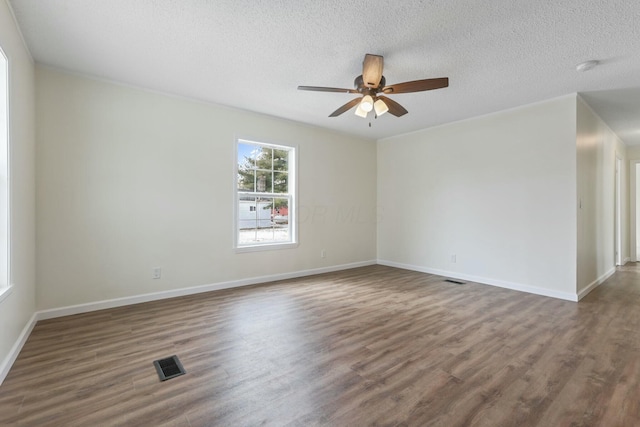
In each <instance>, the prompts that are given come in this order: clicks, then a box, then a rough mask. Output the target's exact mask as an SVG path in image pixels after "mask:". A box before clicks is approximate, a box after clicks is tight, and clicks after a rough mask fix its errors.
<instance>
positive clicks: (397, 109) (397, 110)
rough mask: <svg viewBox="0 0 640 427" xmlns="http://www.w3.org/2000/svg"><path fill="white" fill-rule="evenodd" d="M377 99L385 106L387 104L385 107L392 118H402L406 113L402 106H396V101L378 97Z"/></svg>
mask: <svg viewBox="0 0 640 427" xmlns="http://www.w3.org/2000/svg"><path fill="white" fill-rule="evenodd" d="M378 99H382V101H383V102H384V103H385V104H387V107H389V112H390V113H391V114H393V115H394V116H396V117H400V116H404V115H405V114H407V113H408V111H407V110H406V108H404V107H403V106H402V105H400V104H398V103H397V102H396V101H394V100H393V99H391V98H387V97H386V96H382V95H378Z"/></svg>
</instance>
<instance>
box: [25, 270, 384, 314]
mask: <svg viewBox="0 0 640 427" xmlns="http://www.w3.org/2000/svg"><path fill="white" fill-rule="evenodd" d="M375 264H376V261H375V260H369V261H362V262H354V263H350V264H340V265H334V266H331V267H321V268H313V269H310V270H300V271H295V272H291V273H280V274H272V275H268V276H258V277H251V278H248V279H240V280H231V281H227V282H219V283H211V284H208V285H200V286H193V287H189V288H180V289H172V290H168V291H160V292H153V293H149V294H142V295H133V296H129V297H122V298H114V299H109V300H103V301H95V302H89V303H85V304H77V305H70V306H67V307H59V308H52V309H48V310H41V311H39V312H37V314H38V320H46V319H53V318H56V317H62V316H70V315H73V314H80V313H87V312H90V311H96V310H104V309H107V308H115V307H122V306H125V305H131V304H139V303H142V302H149V301H157V300H162V299H167V298H175V297H181V296H186V295H193V294H199V293H202V292H211V291H218V290H221V289H230V288H239V287H241V286H250V285H257V284H260V283H267V282H274V281H277V280H285V279H295V278H297V277H305V276H312V275H314V274H322V273H332V272H334V271H340V270H349V269H351V268H357V267H365V266H368V265H375Z"/></svg>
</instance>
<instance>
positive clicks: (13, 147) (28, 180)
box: [0, 1, 35, 382]
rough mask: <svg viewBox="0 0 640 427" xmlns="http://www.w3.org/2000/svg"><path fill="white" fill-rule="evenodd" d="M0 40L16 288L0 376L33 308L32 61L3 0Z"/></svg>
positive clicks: (6, 304) (7, 311)
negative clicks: (6, 79)
mask: <svg viewBox="0 0 640 427" xmlns="http://www.w3.org/2000/svg"><path fill="white" fill-rule="evenodd" d="M0 45H1V46H2V49H3V50H4V52H5V54H6V55H7V57H8V59H9V96H10V100H9V102H10V105H9V115H10V117H9V132H10V134H9V143H10V161H11V164H10V197H11V212H10V215H11V236H10V239H11V248H12V249H11V266H10V271H11V282H12V283H13V284H14V286H13V288H12V292H11V293H10V294H9V295H8V296H7V297H6V299H4V300H3V301H2V302H0V363H1V364H0V382H2V379H4V376H5V375H6V370H7V369H8V368H9V367H10V365H11V363H12V361H13V359H12V358H13V357H15V356H17V354H13V353H12V351H11V350H12V348H13V347H14V345H16V343H17V342H18V341H19V338H20V336H21V332H23V330H24V328H25V327H26V326H27V325H28V324H29V323H30V322H29V320H30V318H31V317H32V316H33V314H34V311H35V170H34V165H35V145H34V140H35V137H34V129H35V116H34V111H35V107H34V67H33V63H32V60H31V56H30V55H29V52H28V51H27V50H26V49H25V47H24V44H23V42H22V38H21V36H20V33H19V31H18V28H17V27H16V25H15V22H14V20H13V16H12V14H11V11H10V9H9V8H8V6H7V3H6V2H5V1H0Z"/></svg>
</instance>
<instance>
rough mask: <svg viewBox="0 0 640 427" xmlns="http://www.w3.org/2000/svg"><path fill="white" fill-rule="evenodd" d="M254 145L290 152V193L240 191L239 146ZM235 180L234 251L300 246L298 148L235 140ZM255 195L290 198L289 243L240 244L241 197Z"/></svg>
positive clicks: (241, 139)
mask: <svg viewBox="0 0 640 427" xmlns="http://www.w3.org/2000/svg"><path fill="white" fill-rule="evenodd" d="M243 143H244V144H253V145H257V146H261V147H267V148H273V149H276V150H287V151H289V159H288V180H287V185H288V192H287V193H260V192H241V191H238V145H239V144H243ZM233 155H234V165H235V166H234V168H233V170H234V179H233V194H234V203H233V206H234V208H233V236H234V237H233V242H234V249H235V251H236V252H239V253H241V252H255V251H266V250H276V249H290V248H295V247H297V246H298V223H297V215H296V213H297V203H298V202H297V200H298V195H297V176H298V173H297V172H298V171H297V163H298V162H297V160H298V159H297V157H298V147H297V146H295V145H283V144H274V143H270V142H262V141H257V140H255V139H252V138H241V137H238V138H236V139H235V145H234V153H233ZM248 194H250V195H255V196H258V197H259V196H264V197H278V198H288V199H289V211H288V216H289V217H288V222H289V237H290V239H289V241H286V242H274V241H265V242H257V243H252V244H240V242H239V240H240V239H239V233H240V228H239V216H240V215H239V204H240V197H241V196H242V195H248Z"/></svg>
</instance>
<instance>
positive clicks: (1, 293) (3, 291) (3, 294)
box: [0, 285, 13, 303]
mask: <svg viewBox="0 0 640 427" xmlns="http://www.w3.org/2000/svg"><path fill="white" fill-rule="evenodd" d="M11 292H13V285H9V286H6V287H4V288H0V303H2V301H4V300H5V299H6V298H7V297H8V296H9V295H11Z"/></svg>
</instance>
